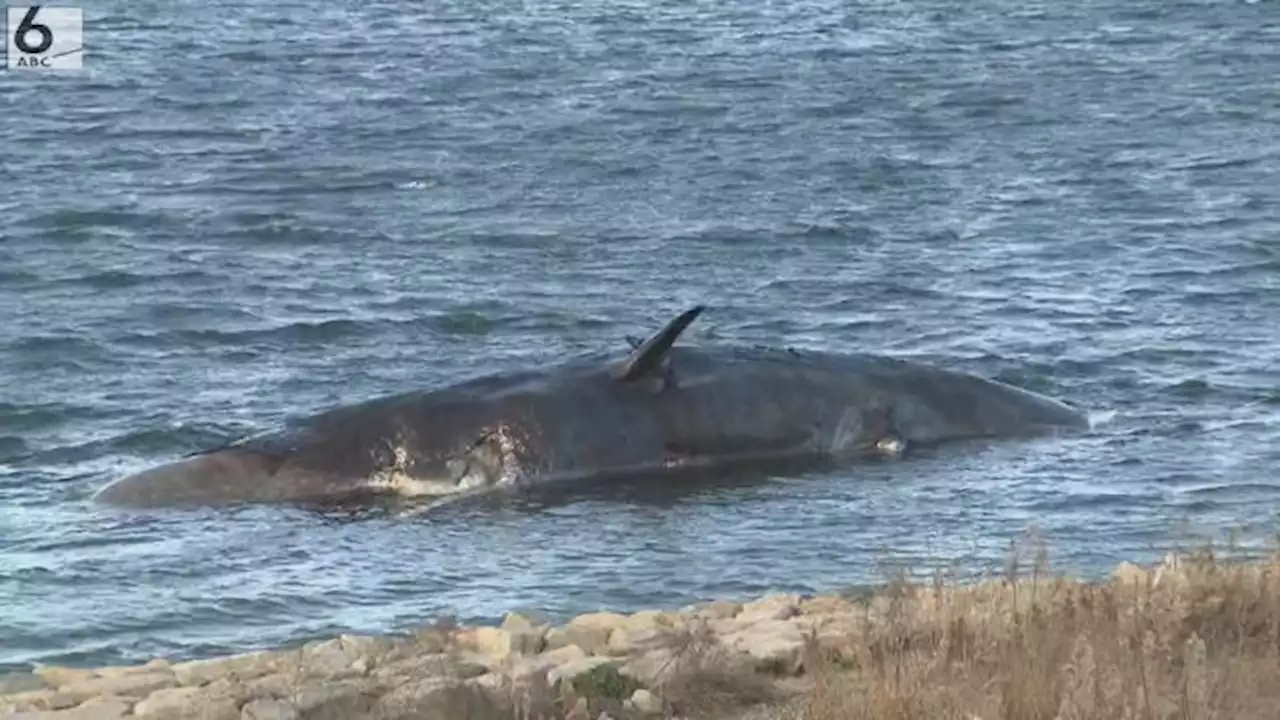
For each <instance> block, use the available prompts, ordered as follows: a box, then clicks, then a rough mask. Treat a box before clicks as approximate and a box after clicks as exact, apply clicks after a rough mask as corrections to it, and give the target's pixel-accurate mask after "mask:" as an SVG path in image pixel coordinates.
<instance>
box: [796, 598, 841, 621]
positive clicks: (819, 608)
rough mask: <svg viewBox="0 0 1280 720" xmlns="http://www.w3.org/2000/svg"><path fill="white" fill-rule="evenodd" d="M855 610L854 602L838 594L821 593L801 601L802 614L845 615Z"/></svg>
mask: <svg viewBox="0 0 1280 720" xmlns="http://www.w3.org/2000/svg"><path fill="white" fill-rule="evenodd" d="M853 610H854V607H853V603H852V602H850V601H849V600H847V599H846V598H842V597H840V596H838V595H819V596H817V597H811V598H809V599H807V600H802V601H800V614H801V615H824V616H830V615H837V616H843V615H848V614H850V613H852V612H853Z"/></svg>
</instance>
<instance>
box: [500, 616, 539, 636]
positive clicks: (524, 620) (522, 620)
mask: <svg viewBox="0 0 1280 720" xmlns="http://www.w3.org/2000/svg"><path fill="white" fill-rule="evenodd" d="M550 626H551V621H549V620H548V619H547V616H546V615H544V614H542V613H540V612H536V611H532V610H526V611H523V612H510V613H507V615H506V617H504V618H503V619H502V625H501V626H500V627H501V628H502V629H503V630H524V631H536V632H539V633H542V632H545V631H546V629H547V628H548V627H550Z"/></svg>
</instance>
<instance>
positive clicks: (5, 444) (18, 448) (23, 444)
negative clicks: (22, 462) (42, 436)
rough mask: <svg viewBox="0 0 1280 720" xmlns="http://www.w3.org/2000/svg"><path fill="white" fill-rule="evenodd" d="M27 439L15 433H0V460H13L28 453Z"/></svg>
mask: <svg viewBox="0 0 1280 720" xmlns="http://www.w3.org/2000/svg"><path fill="white" fill-rule="evenodd" d="M27 448H28V446H27V441H25V440H23V439H22V438H20V437H17V436H14V435H0V461H7V462H11V461H13V460H16V459H18V458H20V457H22V456H24V455H26V454H27V453H28V450H27Z"/></svg>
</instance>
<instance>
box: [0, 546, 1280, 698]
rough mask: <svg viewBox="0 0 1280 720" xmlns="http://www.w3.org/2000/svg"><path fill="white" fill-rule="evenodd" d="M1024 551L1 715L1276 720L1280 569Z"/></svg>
mask: <svg viewBox="0 0 1280 720" xmlns="http://www.w3.org/2000/svg"><path fill="white" fill-rule="evenodd" d="M1022 565H1023V563H1022V559H1021V558H1020V557H1019V555H1018V554H1017V553H1016V552H1014V553H1011V555H1010V558H1009V561H1008V563H1007V565H1006V567H1005V569H1004V573H1003V574H1002V575H1001V576H999V577H994V578H990V579H986V580H983V581H979V582H974V583H971V584H957V583H954V582H950V581H948V580H947V579H946V578H945V576H943V575H940V574H939V575H937V576H935V577H934V578H933V579H932V580H925V581H923V582H921V581H910V580H908V579H907V577H906V576H901V577H897V578H893V579H891V580H889V581H888V582H887V583H885V584H884V585H882V586H881V587H879V588H877V589H876V590H874V591H873V592H871V593H869V594H865V595H862V596H859V597H848V596H841V595H836V594H831V595H818V596H813V597H802V596H799V595H788V594H775V595H768V596H765V597H762V598H759V599H756V600H753V601H749V602H745V603H737V602H729V601H724V600H721V601H715V602H708V603H704V604H700V605H696V606H690V607H687V608H683V609H681V610H672V611H659V610H647V611H641V612H637V613H633V614H630V615H619V614H614V613H608V612H596V613H588V614H585V615H580V616H578V617H575V618H573V619H572V620H570V621H569V622H567V623H565V624H563V625H553V624H551V623H548V622H546V621H545V620H544V619H543V618H541V617H539V616H538V615H537V614H536V613H527V614H515V613H513V614H509V615H507V616H506V618H505V619H504V620H503V622H502V624H501V625H500V626H497V627H458V626H456V625H454V624H452V623H451V622H449V621H447V620H441V621H437V622H436V623H435V624H433V625H431V626H428V627H424V628H422V629H419V630H417V631H415V632H413V633H408V634H403V635H396V636H387V637H361V636H353V635H342V636H339V637H338V638H334V639H330V640H323V641H316V642H312V643H308V644H306V645H303V646H302V647H300V648H291V649H286V650H270V651H260V652H251V653H244V654H240V655H234V656H230V657H222V658H212V659H206V660H193V661H187V662H178V663H169V662H167V661H165V660H162V659H157V660H152V661H151V662H148V663H146V664H145V665H139V666H132V667H109V668H98V669H78V668H67V667H57V666H40V667H37V668H35V669H34V670H33V672H31V673H30V674H13V675H9V676H6V677H0V717H13V718H24V719H27V720H34V719H35V718H41V719H42V720H110V719H114V718H122V717H147V718H172V719H173V720H186V719H187V718H192V719H194V718H200V719H201V720H331V719H332V720H337V719H339V718H362V719H368V720H411V719H414V720H416V719H424V720H553V719H554V720H561V719H564V720H602V719H604V718H611V719H612V720H639V719H640V718H689V719H690V720H845V719H850V720H859V719H865V720H882V719H884V720H887V719H893V720H913V719H916V718H920V719H924V718H930V719H932V718H955V719H957V720H960V719H963V720H995V719H1001V720H1014V719H1018V720H1021V719H1022V718H1044V719H1046V720H1054V719H1058V720H1084V719H1086V718H1134V719H1135V720H1137V719H1141V720H1148V719H1150V720H1156V719H1159V720H1165V719H1170V718H1177V719H1180V720H1194V719H1199V718H1203V719H1206V720H1207V719H1208V718H1259V717H1275V716H1276V712H1277V711H1276V708H1280V683H1277V682H1276V679H1277V678H1280V550H1277V551H1273V552H1272V553H1271V554H1269V555H1268V556H1267V557H1265V558H1261V559H1255V560H1246V561H1231V562H1224V561H1222V560H1219V559H1217V558H1216V557H1215V556H1214V554H1213V552H1212V550H1211V549H1205V550H1200V551H1197V552H1193V553H1174V554H1170V555H1167V556H1165V558H1164V560H1163V562H1161V563H1159V564H1157V565H1154V566H1151V567H1147V568H1140V567H1137V566H1135V565H1132V564H1129V563H1121V564H1120V565H1119V566H1118V567H1117V568H1116V569H1115V571H1114V572H1113V573H1112V574H1111V576H1110V577H1108V578H1106V579H1102V580H1097V581H1080V580H1075V579H1072V578H1069V577H1066V576H1063V575H1059V574H1055V573H1052V572H1050V570H1049V565H1048V557H1047V553H1045V552H1044V550H1043V547H1041V549H1040V550H1039V551H1038V552H1037V553H1036V554H1035V558H1034V559H1033V560H1032V561H1031V563H1030V564H1029V565H1028V566H1026V567H1023V566H1022Z"/></svg>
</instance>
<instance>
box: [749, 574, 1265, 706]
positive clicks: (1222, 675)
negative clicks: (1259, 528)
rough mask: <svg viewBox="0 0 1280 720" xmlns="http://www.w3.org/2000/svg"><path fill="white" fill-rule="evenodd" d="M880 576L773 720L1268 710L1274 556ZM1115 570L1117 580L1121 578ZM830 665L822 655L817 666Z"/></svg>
mask: <svg viewBox="0 0 1280 720" xmlns="http://www.w3.org/2000/svg"><path fill="white" fill-rule="evenodd" d="M1019 560H1020V558H1019V557H1018V556H1017V555H1016V554H1013V555H1011V560H1010V563H1009V566H1008V567H1007V568H1006V577H1005V578H1004V579H1002V580H1000V581H996V582H990V583H985V584H980V585H977V586H974V587H970V588H957V587H955V586H950V585H948V584H947V583H945V582H941V581H940V580H939V581H936V582H934V583H933V584H932V586H928V585H924V586H921V585H912V584H906V583H901V582H898V583H892V584H890V586H889V587H887V588H885V589H884V590H883V591H882V592H880V593H879V594H878V595H877V596H876V597H874V598H873V599H871V600H870V601H869V602H868V603H867V604H866V606H865V608H864V612H863V616H862V618H861V620H860V622H859V623H858V627H857V628H856V629H855V631H853V632H851V633H849V635H848V636H847V637H845V638H842V641H843V642H842V643H829V644H828V647H827V648H826V650H827V651H828V657H827V659H828V661H829V662H827V663H826V664H823V665H820V666H811V667H821V669H820V670H818V671H817V672H814V673H811V679H812V682H813V687H812V689H811V690H810V691H809V692H808V693H807V695H806V696H805V697H804V698H803V700H802V701H801V702H798V703H794V704H792V705H791V706H789V707H787V708H785V709H779V710H778V711H776V712H775V713H773V714H772V717H773V718H776V719H777V720H836V719H837V718H839V719H840V720H858V719H866V720H871V719H875V720H913V719H916V718H921V719H923V718H930V719H931V720H932V719H934V718H958V719H959V718H963V720H973V719H974V718H981V719H982V720H993V719H996V718H999V719H1002V720H1015V719H1016V720H1024V719H1026V720H1036V719H1039V718H1043V719H1045V720H1053V719H1060V720H1085V719H1093V718H1126V719H1127V718H1133V719H1134V720H1169V719H1172V718H1177V719H1178V720H1209V719H1210V718H1215V719H1216V718H1223V719H1225V718H1272V717H1278V716H1280V683H1277V682H1276V680H1278V679H1280V555H1277V556H1273V557H1272V558H1271V559H1269V560H1267V561H1265V562H1262V563H1249V564H1223V563H1220V562H1217V561H1216V560H1215V559H1214V557H1213V555H1212V553H1211V552H1202V553H1198V554H1195V555H1192V556H1189V557H1182V558H1181V559H1180V560H1177V561H1172V559H1171V560H1168V561H1166V565H1165V566H1164V567H1162V568H1160V569H1159V570H1157V571H1156V572H1153V573H1144V572H1141V571H1139V570H1137V569H1136V568H1132V567H1131V566H1130V567H1129V568H1127V570H1129V571H1131V573H1130V574H1129V575H1128V579H1115V580H1112V581H1111V582H1109V583H1097V584H1084V583H1077V582H1074V581H1070V580H1066V579H1063V578H1059V577H1050V576H1048V573H1047V569H1048V568H1047V554H1045V553H1044V552H1043V549H1041V551H1040V552H1039V553H1037V557H1036V560H1035V563H1034V566H1033V568H1032V572H1031V573H1030V576H1031V577H1030V578H1022V577H1021V575H1022V573H1020V572H1019V567H1018V565H1019ZM1120 575H1122V576H1123V575H1125V573H1124V572H1121V573H1120ZM833 661H834V662H833Z"/></svg>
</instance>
